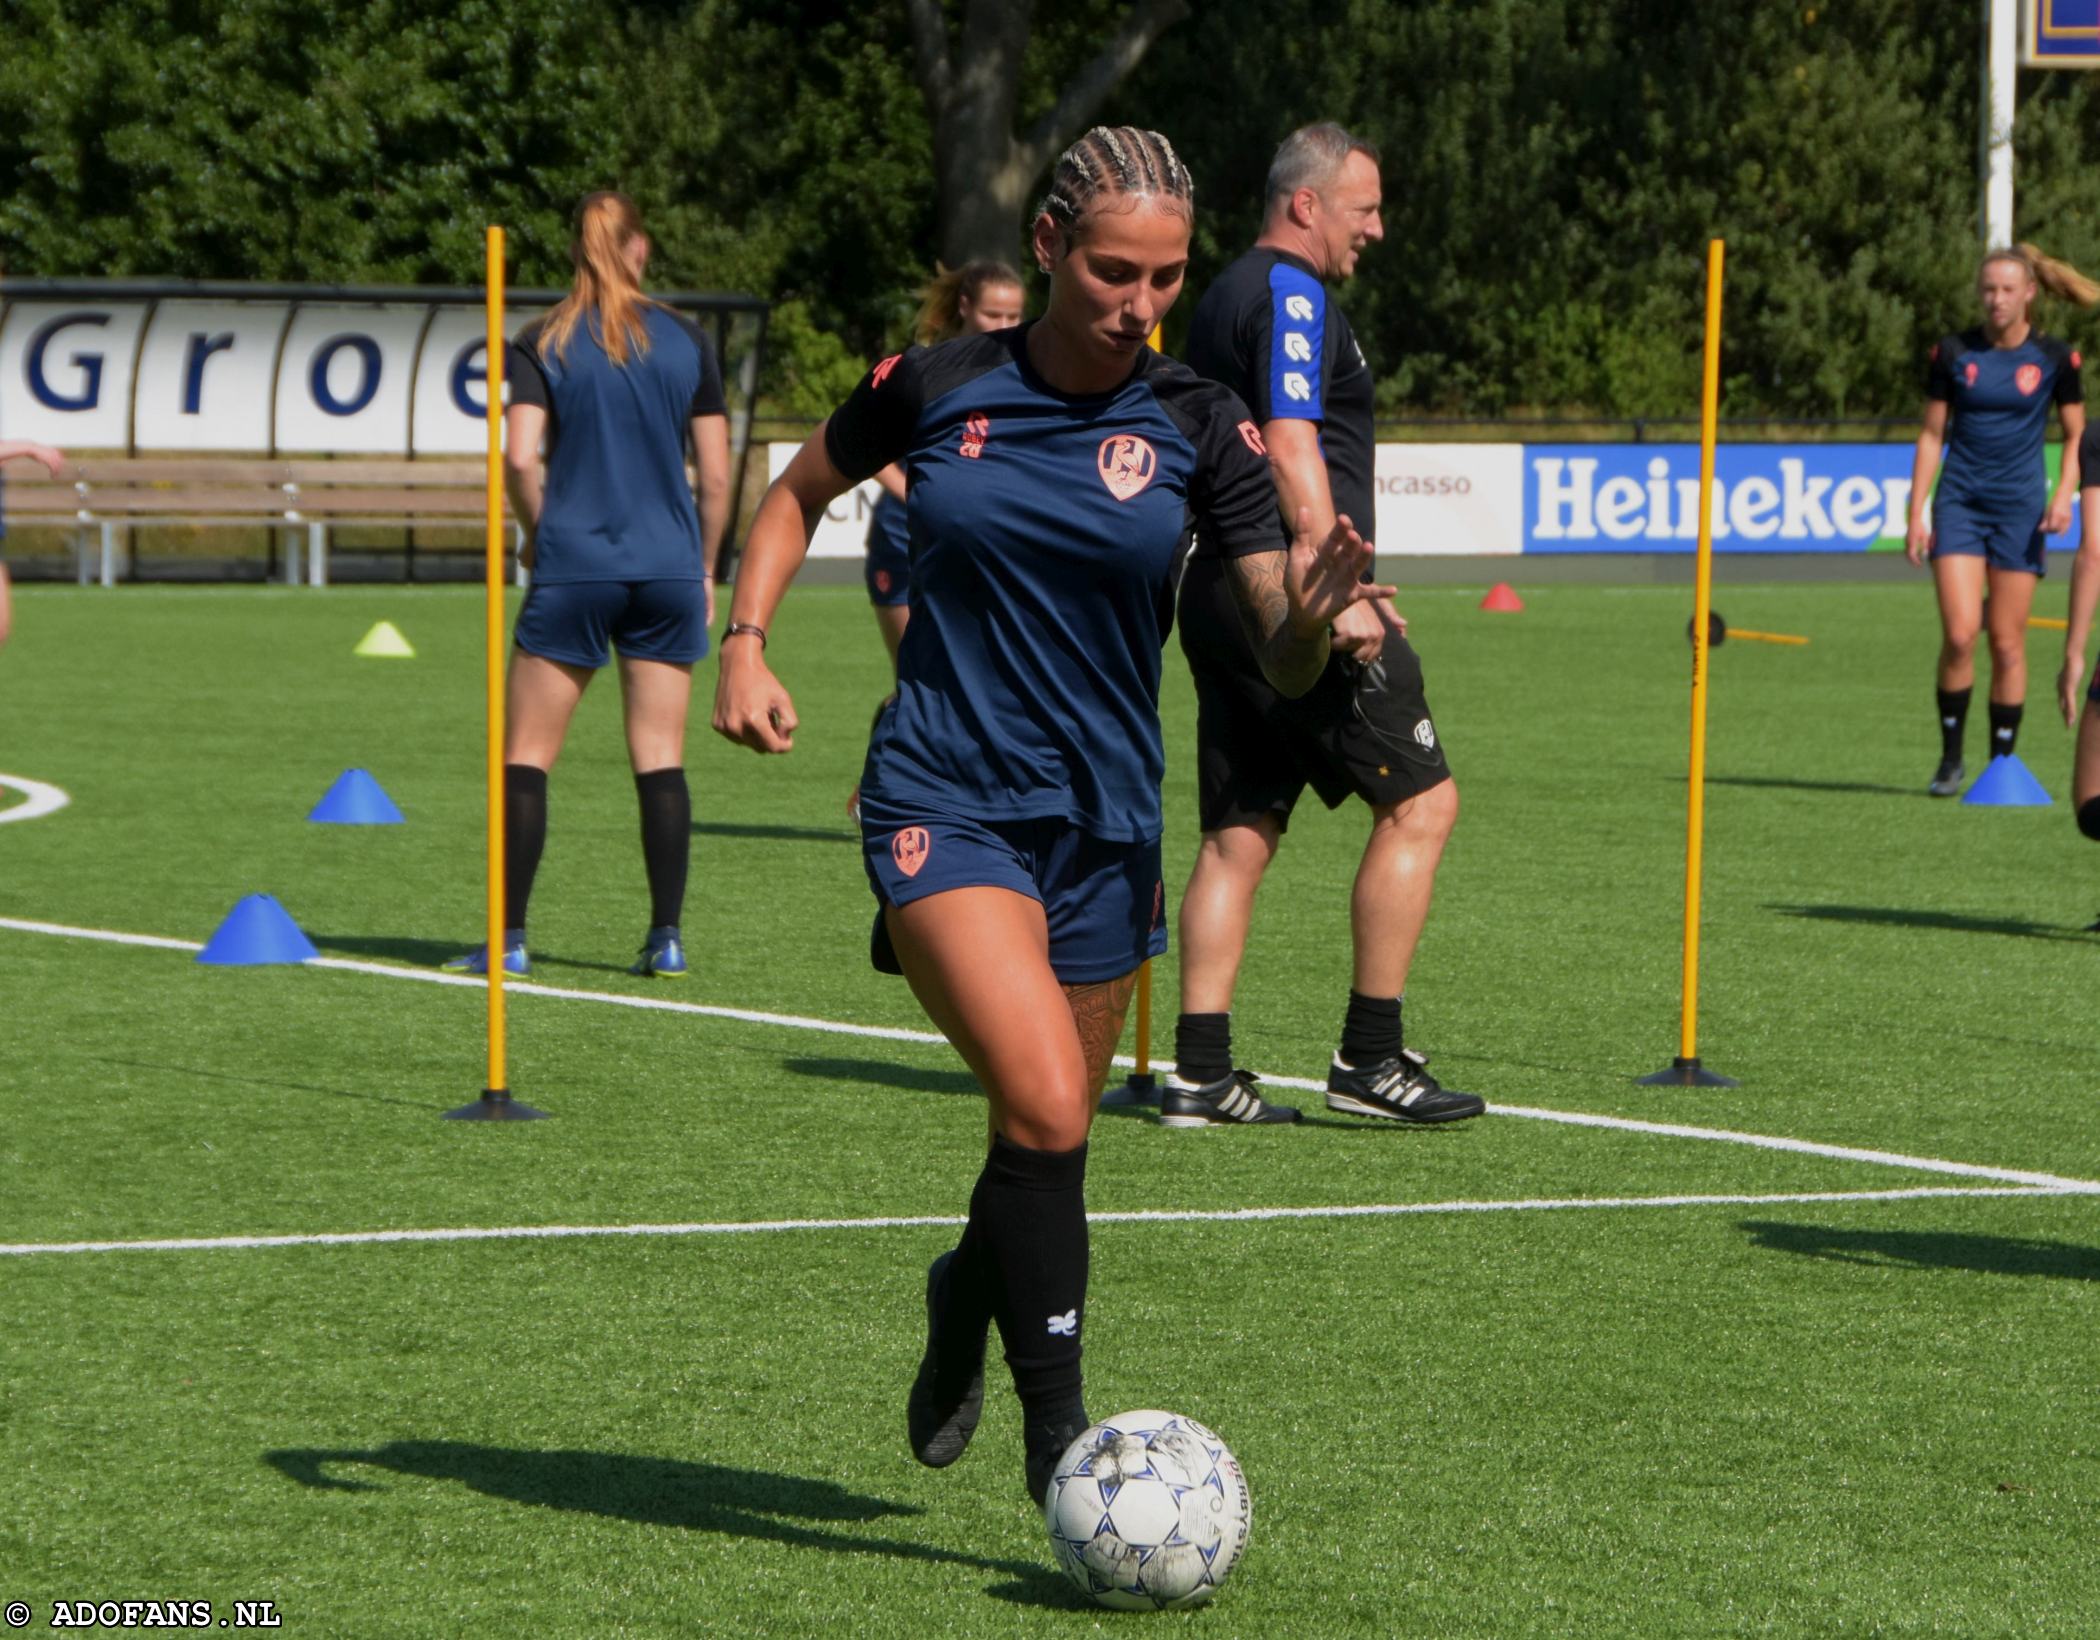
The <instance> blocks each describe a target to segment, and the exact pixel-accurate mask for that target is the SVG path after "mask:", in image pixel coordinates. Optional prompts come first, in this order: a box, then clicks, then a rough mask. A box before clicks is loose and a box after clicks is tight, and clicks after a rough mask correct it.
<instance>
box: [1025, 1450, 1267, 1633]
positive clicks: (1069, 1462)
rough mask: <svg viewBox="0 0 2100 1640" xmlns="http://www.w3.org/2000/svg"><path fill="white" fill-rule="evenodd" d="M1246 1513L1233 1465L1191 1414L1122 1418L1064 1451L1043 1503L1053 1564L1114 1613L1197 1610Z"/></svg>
mask: <svg viewBox="0 0 2100 1640" xmlns="http://www.w3.org/2000/svg"><path fill="white" fill-rule="evenodd" d="M1253 1517H1254V1504H1253V1500H1252V1499H1251V1498H1250V1497H1249V1496H1248V1495H1247V1481H1246V1477H1245V1476H1243V1475H1242V1474H1241V1473H1240V1461H1239V1459H1237V1458H1235V1457H1234V1456H1233V1455H1232V1450H1231V1448H1229V1447H1228V1446H1226V1444H1225V1443H1224V1442H1223V1441H1221V1440H1219V1439H1218V1437H1217V1436H1216V1435H1214V1434H1212V1433H1211V1432H1210V1431H1209V1430H1207V1429H1205V1428H1204V1427H1203V1426H1202V1425H1201V1424H1199V1423H1197V1422H1196V1421H1195V1420H1194V1419H1193V1418H1183V1417H1180V1416H1178V1415H1177V1414H1175V1413H1172V1412H1126V1413H1124V1414H1123V1415H1122V1416H1121V1417H1119V1418H1110V1419H1107V1420H1106V1421H1105V1422H1102V1423H1098V1424H1096V1425H1094V1427H1093V1428H1091V1429H1089V1430H1088V1431H1087V1432H1086V1433H1085V1434H1084V1435H1082V1436H1080V1437H1079V1439H1078V1440H1076V1441H1074V1442H1073V1443H1072V1444H1071V1445H1070V1446H1069V1447H1067V1448H1066V1449H1065V1455H1064V1456H1063V1457H1062V1458H1060V1459H1058V1461H1057V1470H1056V1472H1055V1473H1054V1474H1053V1475H1052V1476H1051V1477H1050V1490H1049V1491H1048V1493H1046V1494H1045V1496H1044V1499H1043V1519H1044V1522H1045V1523H1046V1524H1047V1525H1048V1526H1049V1528H1050V1547H1051V1549H1052V1551H1053V1552H1054V1553H1055V1554H1056V1556H1057V1564H1058V1567H1059V1569H1060V1570H1062V1571H1063V1572H1064V1574H1065V1576H1067V1577H1069V1578H1070V1579H1071V1580H1072V1581H1073V1582H1074V1583H1076V1584H1077V1585H1078V1586H1079V1587H1080V1588H1082V1589H1084V1590H1085V1591H1086V1592H1087V1594H1088V1595H1090V1596H1091V1597H1092V1598H1093V1599H1095V1600H1097V1601H1099V1602H1100V1603H1101V1604H1102V1605H1104V1606H1113V1607H1115V1608H1117V1609H1118V1610H1120V1611H1165V1610H1168V1609H1170V1608H1174V1607H1181V1606H1200V1605H1202V1604H1203V1603H1204V1602H1205V1601H1206V1600H1208V1599H1210V1597H1211V1596H1212V1595H1214V1594H1216V1593H1217V1592H1218V1586H1219V1585H1220V1584H1221V1583H1223V1582H1224V1581H1225V1577H1226V1574H1227V1573H1229V1572H1230V1571H1231V1570H1232V1567H1233V1562H1235V1561H1236V1560H1238V1559H1239V1558H1240V1551H1241V1550H1243V1549H1245V1548H1246V1547H1247V1530H1248V1527H1249V1526H1250V1525H1251V1524H1252V1522H1253Z"/></svg>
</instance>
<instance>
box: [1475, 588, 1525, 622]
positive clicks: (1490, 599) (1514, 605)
mask: <svg viewBox="0 0 2100 1640" xmlns="http://www.w3.org/2000/svg"><path fill="white" fill-rule="evenodd" d="M1480 607H1481V608H1482V609H1489V610H1493V611H1495V612H1496V613H1497V614H1510V615H1514V614H1515V613H1517V612H1518V611H1519V610H1521V609H1522V608H1523V607H1524V600H1523V599H1522V598H1519V597H1518V596H1517V589H1516V588H1515V587H1513V586H1511V585H1510V584H1509V583H1508V582H1507V581H1497V582H1496V583H1495V584H1494V585H1493V586H1491V587H1489V588H1488V595H1487V596H1486V597H1485V598H1483V599H1481V600H1480Z"/></svg>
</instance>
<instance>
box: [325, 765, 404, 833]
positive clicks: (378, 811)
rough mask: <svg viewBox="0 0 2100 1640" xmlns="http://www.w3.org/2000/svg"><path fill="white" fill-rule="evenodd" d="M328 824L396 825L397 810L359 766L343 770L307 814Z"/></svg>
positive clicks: (399, 815) (398, 815) (376, 783)
mask: <svg viewBox="0 0 2100 1640" xmlns="http://www.w3.org/2000/svg"><path fill="white" fill-rule="evenodd" d="M306 818H307V819H309V820H317V821H319V822H320V823H321V824H323V825H328V826H398V825H400V824H401V823H402V822H401V811H400V810H399V809H397V808H395V807H394V800H393V799H392V798H391V797H389V796H387V794H386V792H385V790H384V789H383V788H382V787H381V786H380V784H379V782H378V781H376V780H374V779H373V778H372V777H371V776H370V775H369V774H367V773H366V772H365V771H364V770H363V769H345V770H344V771H343V772H342V773H341V774H339V775H337V776H336V780H335V784H334V785H333V786H330V787H329V788H328V793H327V795H326V796H324V797H323V798H322V799H321V801H320V802H318V803H316V804H315V805H314V809H313V813H311V814H309V815H308V816H307V817H306Z"/></svg>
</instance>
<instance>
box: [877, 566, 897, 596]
mask: <svg viewBox="0 0 2100 1640" xmlns="http://www.w3.org/2000/svg"><path fill="white" fill-rule="evenodd" d="M892 585H894V583H893V582H892V581H891V580H890V572H889V571H888V570H886V569H879V570H877V571H876V572H875V590H876V591H877V592H881V593H887V592H888V591H889V590H890V587H891V586H892Z"/></svg>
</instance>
